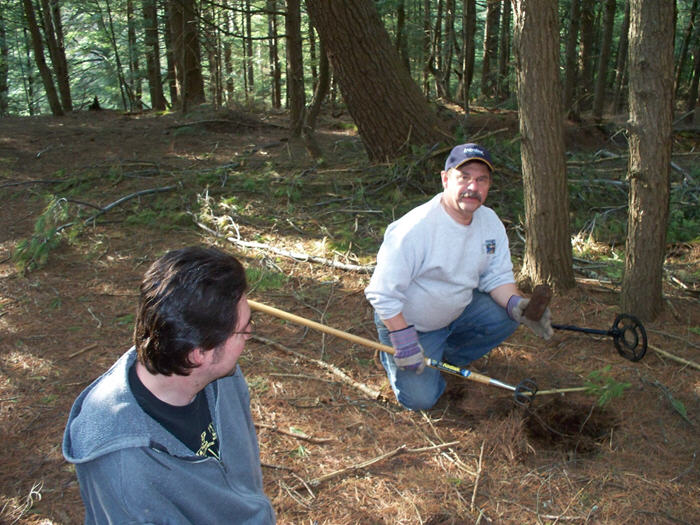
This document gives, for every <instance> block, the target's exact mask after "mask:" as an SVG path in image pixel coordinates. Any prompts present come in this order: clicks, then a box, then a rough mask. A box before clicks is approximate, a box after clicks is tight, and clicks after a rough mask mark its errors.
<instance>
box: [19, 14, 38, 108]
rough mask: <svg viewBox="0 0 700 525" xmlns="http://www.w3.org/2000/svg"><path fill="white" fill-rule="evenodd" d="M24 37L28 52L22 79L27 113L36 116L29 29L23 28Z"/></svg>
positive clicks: (25, 47)
mask: <svg viewBox="0 0 700 525" xmlns="http://www.w3.org/2000/svg"><path fill="white" fill-rule="evenodd" d="M22 35H23V36H24V49H25V52H26V56H25V59H26V63H25V64H26V72H25V74H24V75H22V79H23V80H24V82H25V89H24V90H25V93H26V96H27V111H28V112H29V115H32V116H33V115H34V113H35V105H36V102H35V100H34V75H33V74H32V57H31V52H30V49H31V47H32V44H31V37H30V36H29V31H27V28H26V27H24V28H22Z"/></svg>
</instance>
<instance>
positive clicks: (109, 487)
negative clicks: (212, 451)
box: [63, 348, 275, 525]
mask: <svg viewBox="0 0 700 525" xmlns="http://www.w3.org/2000/svg"><path fill="white" fill-rule="evenodd" d="M135 359H136V352H135V350H134V349H133V348H132V349H131V350H129V351H128V352H126V353H125V354H124V355H123V356H122V357H121V358H120V359H119V360H118V361H117V362H116V363H115V364H114V365H113V366H112V367H111V368H110V369H109V370H108V371H107V372H105V374H103V375H102V376H101V377H99V378H98V379H97V380H95V382H94V383H92V384H91V385H90V386H89V387H87V388H86V389H85V390H84V391H83V392H82V393H81V394H80V396H79V397H78V398H77V399H76V401H75V403H74V405H73V408H72V409H71V412H70V416H69V419H68V424H67V426H66V430H65V434H64V438H63V455H64V456H65V458H66V459H67V460H68V461H69V462H71V463H74V464H75V470H76V473H77V475H78V481H79V483H80V493H81V496H82V498H83V502H84V504H85V523H86V524H93V523H95V524H100V525H102V524H112V523H115V524H116V523H119V524H127V523H129V524H131V523H133V524H135V523H153V524H156V523H157V524H197V525H204V524H220V523H249V524H268V523H274V522H275V514H274V511H273V509H272V505H271V504H270V501H269V500H268V498H267V497H266V496H265V494H264V492H263V484H262V471H261V468H260V452H259V449H258V441H257V437H256V434H255V427H254V426H253V421H252V419H251V415H250V394H249V392H248V386H247V384H246V382H245V379H244V378H243V375H242V373H241V371H240V369H239V368H238V367H237V368H236V372H235V374H234V375H232V376H229V377H225V378H222V379H219V380H217V381H215V382H213V383H210V384H209V385H207V387H206V388H205V393H206V396H207V401H208V403H209V410H210V412H211V414H212V419H213V420H214V425H215V427H216V433H217V434H218V437H219V453H220V458H221V460H220V461H219V460H217V459H215V458H213V457H207V458H202V457H199V456H196V455H195V454H194V453H193V452H192V451H191V450H190V449H189V448H188V447H187V446H185V445H184V444H183V443H182V442H180V441H179V440H178V439H176V438H175V437H174V436H173V435H172V434H171V433H170V432H168V431H167V430H165V429H164V428H163V427H162V426H161V425H160V424H159V423H157V422H156V421H155V420H154V419H152V418H151V417H150V416H148V415H147V414H146V413H145V412H144V411H143V410H142V409H141V407H140V406H139V405H138V403H137V401H136V399H135V398H134V396H133V394H132V393H131V390H130V388H129V381H128V370H129V367H130V366H131V365H132V364H133V363H134V361H135Z"/></svg>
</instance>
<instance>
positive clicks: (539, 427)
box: [524, 398, 618, 454]
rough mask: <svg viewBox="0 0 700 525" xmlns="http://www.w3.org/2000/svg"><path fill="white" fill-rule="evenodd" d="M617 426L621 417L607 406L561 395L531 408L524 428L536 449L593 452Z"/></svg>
mask: <svg viewBox="0 0 700 525" xmlns="http://www.w3.org/2000/svg"><path fill="white" fill-rule="evenodd" d="M538 401H539V400H538ZM617 425H618V418H617V417H616V416H615V414H614V413H613V412H611V411H610V410H609V409H608V408H606V407H599V406H597V405H595V404H593V405H591V403H590V402H588V403H585V402H575V401H571V400H567V399H564V398H561V399H552V400H549V401H547V402H546V403H538V404H537V405H536V406H534V407H533V408H531V409H530V410H529V411H528V414H527V416H526V417H525V421H524V430H525V434H526V435H527V437H528V441H529V443H530V445H532V446H533V447H534V448H535V449H538V448H545V449H552V450H561V451H565V452H570V453H575V454H590V453H592V452H594V451H595V450H596V449H597V447H598V445H599V444H600V443H601V442H602V441H603V440H604V439H605V438H606V437H607V436H609V435H610V431H611V430H612V429H614V428H615V427H617Z"/></svg>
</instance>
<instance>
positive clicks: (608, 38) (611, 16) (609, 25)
mask: <svg viewBox="0 0 700 525" xmlns="http://www.w3.org/2000/svg"><path fill="white" fill-rule="evenodd" d="M614 25H615V0H606V2H605V19H604V21H603V41H602V42H601V45H600V60H598V74H597V75H596V80H595V96H594V98H593V117H594V118H595V119H596V120H600V119H601V118H602V116H603V107H604V106H605V91H606V88H607V87H608V64H609V63H610V49H611V47H612V37H613V28H614Z"/></svg>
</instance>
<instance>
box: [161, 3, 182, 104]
mask: <svg viewBox="0 0 700 525" xmlns="http://www.w3.org/2000/svg"><path fill="white" fill-rule="evenodd" d="M163 5H164V7H165V18H164V20H163V38H164V39H165V60H166V63H167V65H168V70H167V79H168V92H169V93H170V107H172V108H176V107H178V106H179V105H180V101H179V100H178V99H177V74H176V73H175V48H174V43H173V35H172V32H171V31H170V18H171V11H172V9H171V8H170V1H169V0H166V1H165V2H164V4H163Z"/></svg>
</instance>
